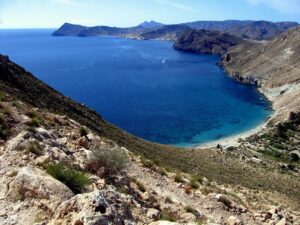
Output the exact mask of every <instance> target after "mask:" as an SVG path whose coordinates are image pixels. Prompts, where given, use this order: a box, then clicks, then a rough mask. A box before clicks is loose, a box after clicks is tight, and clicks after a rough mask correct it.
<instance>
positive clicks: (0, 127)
mask: <svg viewBox="0 0 300 225" xmlns="http://www.w3.org/2000/svg"><path fill="white" fill-rule="evenodd" d="M9 135H10V128H9V127H8V126H7V124H6V122H5V120H4V118H3V117H2V116H0V139H2V140H5V139H6V138H7V137H8V136H9Z"/></svg>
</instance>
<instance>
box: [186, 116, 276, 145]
mask: <svg viewBox="0 0 300 225" xmlns="http://www.w3.org/2000/svg"><path fill="white" fill-rule="evenodd" d="M275 114H276V113H275V112H274V113H273V114H272V115H271V116H270V117H269V118H268V119H267V120H266V121H265V122H264V123H262V124H261V125H259V126H257V127H255V128H253V129H251V130H249V131H246V132H242V133H240V134H236V135H232V136H229V137H225V138H221V139H219V140H215V141H209V142H206V143H203V144H200V145H198V146H193V147H191V148H194V149H205V148H213V147H216V146H217V145H218V144H219V145H221V146H222V147H229V146H239V145H240V141H241V140H243V139H245V138H247V137H250V136H252V135H254V134H257V133H260V132H261V131H262V130H263V129H265V128H266V125H267V123H268V122H269V120H271V119H272V118H274V116H275Z"/></svg>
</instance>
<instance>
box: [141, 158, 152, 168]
mask: <svg viewBox="0 0 300 225" xmlns="http://www.w3.org/2000/svg"><path fill="white" fill-rule="evenodd" d="M141 163H142V164H143V166H145V167H147V168H150V169H151V168H154V162H153V161H151V160H148V159H145V158H141Z"/></svg>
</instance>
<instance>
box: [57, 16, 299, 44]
mask: <svg viewBox="0 0 300 225" xmlns="http://www.w3.org/2000/svg"><path fill="white" fill-rule="evenodd" d="M298 25H299V24H298V23H296V22H277V23H275V22H269V21H251V20H244V21H241V20H224V21H196V22H190V23H183V24H174V25H163V24H161V23H158V22H155V21H149V22H147V21H146V22H144V23H141V24H140V25H138V26H136V27H128V28H119V27H109V26H94V27H86V26H81V25H75V24H70V23H65V24H63V25H62V26H61V27H60V28H59V29H58V30H56V31H55V32H54V33H53V35H54V36H81V37H86V36H100V35H111V36H118V37H127V38H135V39H163V40H175V39H176V38H177V37H178V36H179V35H180V33H181V32H183V31H185V30H188V29H205V30H217V31H221V32H226V33H231V34H234V35H237V36H240V37H242V38H249V39H255V40H269V39H272V38H275V37H276V36H278V35H280V34H281V33H283V32H285V31H287V30H288V29H290V28H292V27H295V26H298Z"/></svg>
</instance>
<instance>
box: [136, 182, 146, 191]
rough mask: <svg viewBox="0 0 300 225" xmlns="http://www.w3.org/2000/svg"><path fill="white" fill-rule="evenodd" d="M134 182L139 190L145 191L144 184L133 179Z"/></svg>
mask: <svg viewBox="0 0 300 225" xmlns="http://www.w3.org/2000/svg"><path fill="white" fill-rule="evenodd" d="M135 184H136V185H137V187H138V189H139V190H140V191H141V192H145V191H146V188H145V186H144V185H143V184H142V183H141V182H139V181H137V180H136V181H135Z"/></svg>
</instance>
